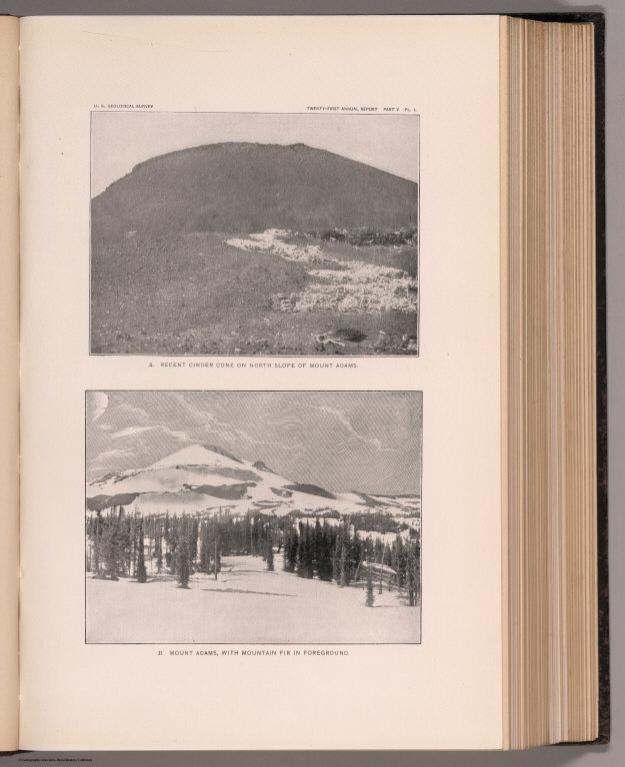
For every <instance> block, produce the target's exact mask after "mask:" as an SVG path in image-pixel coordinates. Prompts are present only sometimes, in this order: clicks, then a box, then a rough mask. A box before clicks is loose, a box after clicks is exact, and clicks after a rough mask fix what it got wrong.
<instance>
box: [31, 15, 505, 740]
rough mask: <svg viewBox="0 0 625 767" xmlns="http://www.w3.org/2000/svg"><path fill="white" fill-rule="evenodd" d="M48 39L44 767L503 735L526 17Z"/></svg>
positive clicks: (43, 234) (41, 656) (41, 383)
mask: <svg viewBox="0 0 625 767" xmlns="http://www.w3.org/2000/svg"><path fill="white" fill-rule="evenodd" d="M21 36H22V37H21V78H22V88H23V99H22V121H21V141H22V155H21V156H22V178H21V181H22V190H23V191H22V215H21V220H22V231H21V236H22V291H23V313H22V322H23V330H22V421H21V433H22V452H23V459H22V460H23V464H22V507H21V508H22V510H21V513H22V529H21V546H22V570H23V580H22V591H21V605H22V608H21V630H22V640H21V646H22V672H21V696H22V697H21V701H22V703H21V706H22V708H21V711H22V716H21V722H20V746H21V747H22V748H35V749H36V748H46V749H54V748H59V749H81V748H91V749H93V748H103V749H104V748H126V749H128V748H155V749H176V748H193V749H205V748H216V749H252V748H256V749H274V748H291V749H306V748H321V749H335V748H363V749H365V748H368V749H377V748H397V749H400V748H418V749H440V748H500V747H501V745H502V657H501V653H502V640H501V636H502V624H501V545H500V540H501V524H500V480H501V472H500V428H499V422H500V388H499V386H500V384H499V370H500V365H499V363H500V355H499V345H500V333H499V311H500V305H499V23H498V19H497V18H495V17H492V18H490V17H472V18H470V17H421V18H419V17H397V16H395V17H375V18H373V17H312V18H301V17H300V18H280V17H275V18H262V19H261V18H251V17H250V18H245V17H243V18H220V17H215V18H185V17H179V18H133V17H129V18H65V19H53V18H38V19H25V20H23V21H22V24H21ZM191 209H193V210H192V212H190V211H191ZM363 217H364V220H363ZM369 223H371V225H370V226H368V227H367V225H369ZM363 225H365V226H363ZM417 253H418V261H415V254H417ZM417 263H418V269H417V268H416V266H417ZM206 270H209V271H208V272H207V271H206ZM210 270H212V271H210ZM207 275H210V276H207ZM235 288H236V293H233V290H234V289H235ZM233 295H234V296H235V298H233V297H232V296H233ZM194 323H195V324H194ZM324 323H325V324H324ZM207 499H213V500H211V501H208V500H207ZM210 504H212V506H211V509H212V511H207V507H208V506H209V505H210ZM120 507H124V511H123V513H122V512H120V511H119V508H120ZM311 510H312V511H311ZM389 510H390V511H389ZM354 515H356V516H354ZM372 519H376V520H377V522H376V523H375V525H374V524H373V522H371V521H370V520H372ZM289 520H295V521H293V522H291V521H289ZM297 520H299V522H298V521H297ZM313 520H315V521H314V522H313ZM380 520H381V521H380ZM194 525H195V527H194ZM357 527H358V530H359V532H358V535H356V532H355V530H356V528H357ZM373 527H375V528H376V529H375V530H373ZM189 531H191V532H189ZM122 534H123V535H126V538H124V539H123V540H122V538H121V537H120V536H122ZM294 541H295V544H294V543H293V542H294ZM196 545H197V549H196ZM190 547H191V548H192V549H193V551H192V552H191V551H190ZM220 547H221V549H220ZM226 547H228V548H226ZM311 547H317V548H315V549H314V551H315V552H316V553H314V554H313V555H310V556H311V558H310V560H309V559H308V557H309V554H310V551H312V550H313V549H312V548H311ZM295 550H296V554H293V551H295ZM220 551H221V553H220ZM121 552H123V554H122V553H121ZM354 552H357V553H356V554H355V553H354ZM261 555H262V556H261ZM274 560H275V562H274ZM189 563H191V565H190V564H189ZM289 563H290V564H289ZM290 566H291V570H293V571H291V570H290V569H289V567H290ZM272 568H273V569H272ZM307 568H308V569H307ZM313 574H314V577H313ZM298 576H300V577H298ZM129 712H132V714H131V715H129Z"/></svg>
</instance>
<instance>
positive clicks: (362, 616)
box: [85, 391, 423, 645]
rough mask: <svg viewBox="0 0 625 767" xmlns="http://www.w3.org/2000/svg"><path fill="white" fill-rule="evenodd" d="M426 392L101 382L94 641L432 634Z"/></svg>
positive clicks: (93, 544)
mask: <svg viewBox="0 0 625 767" xmlns="http://www.w3.org/2000/svg"><path fill="white" fill-rule="evenodd" d="M422 424H423V396H422V392H419V391H392V392H387V391H340V392H328V391H323V392H322V391H314V392H311V391H272V392H268V391H262V392H261V391H88V392H86V402H85V425H86V495H85V622H86V623H85V640H86V642H87V643H105V644H114V643H120V644H123V643H135V644H143V643H145V644H149V643H155V644H163V643H176V644H178V643H198V644H238V645H240V644H408V643H420V642H421V479H422V477H421V467H422Z"/></svg>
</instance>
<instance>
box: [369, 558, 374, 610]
mask: <svg viewBox="0 0 625 767" xmlns="http://www.w3.org/2000/svg"><path fill="white" fill-rule="evenodd" d="M374 599H375V597H374V595H373V578H372V577H371V568H370V567H367V607H373V602H374Z"/></svg>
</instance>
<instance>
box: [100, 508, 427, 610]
mask: <svg viewBox="0 0 625 767" xmlns="http://www.w3.org/2000/svg"><path fill="white" fill-rule="evenodd" d="M86 533H87V549H86V568H87V571H88V572H91V573H93V575H94V576H95V577H97V578H107V579H110V580H118V579H119V577H122V576H123V577H129V578H135V579H136V580H137V581H138V582H139V583H146V582H147V580H148V578H149V577H155V576H158V575H159V574H167V575H171V576H175V577H176V579H177V581H178V583H179V585H180V586H181V587H183V588H186V587H187V586H188V584H189V580H190V577H191V576H192V575H193V574H194V573H196V572H200V573H206V574H210V575H213V576H214V577H215V578H217V577H218V574H219V573H220V571H221V562H222V557H224V556H232V555H252V556H259V557H262V558H263V560H264V561H265V563H266V569H267V570H269V571H272V570H273V569H274V567H275V563H274V556H275V554H276V553H280V551H282V550H283V568H284V570H285V571H286V572H290V573H294V574H295V575H297V576H298V577H300V578H318V579H320V580H322V581H327V582H334V583H335V584H336V585H337V586H339V587H340V588H345V587H348V586H350V585H352V584H354V585H355V584H360V585H361V586H362V587H364V588H365V589H366V591H367V600H366V603H367V604H368V605H369V606H372V605H373V599H374V597H373V592H374V590H375V588H377V591H378V593H382V591H383V589H387V590H392V589H395V590H399V591H400V592H401V593H402V594H405V596H406V598H407V603H408V605H409V606H416V605H417V604H419V601H420V545H419V540H418V537H417V536H415V535H414V534H413V535H411V536H410V537H408V538H404V537H402V536H401V535H400V534H397V535H396V537H395V539H394V540H393V541H392V542H391V543H388V542H384V541H383V540H382V538H381V537H380V536H379V535H371V534H367V533H365V532H361V531H359V530H358V528H357V527H355V526H354V524H353V521H352V520H351V519H350V518H348V517H344V518H343V519H341V520H339V521H338V523H336V522H335V521H334V520H332V521H330V520H326V519H323V520H320V519H319V518H318V517H317V518H315V520H314V522H313V521H312V519H311V518H307V519H302V518H296V517H293V516H290V515H286V516H284V517H279V518H277V517H274V516H270V515H267V514H262V513H260V512H248V514H246V515H245V516H242V517H232V516H230V515H229V514H222V513H217V514H215V515H205V516H196V515H189V514H184V513H183V514H180V515H179V514H169V513H165V514H147V515H141V514H139V513H138V512H133V513H131V514H128V513H126V511H125V509H124V507H123V506H119V507H116V508H114V509H111V510H109V511H106V512H102V511H98V512H96V513H95V514H92V515H89V516H88V517H87V523H86ZM370 592H371V593H370Z"/></svg>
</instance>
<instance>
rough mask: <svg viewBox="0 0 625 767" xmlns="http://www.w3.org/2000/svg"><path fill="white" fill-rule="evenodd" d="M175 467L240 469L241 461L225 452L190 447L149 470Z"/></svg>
mask: <svg viewBox="0 0 625 767" xmlns="http://www.w3.org/2000/svg"><path fill="white" fill-rule="evenodd" d="M174 466H208V467H213V468H220V469H221V468H226V467H227V468H238V467H240V466H241V461H239V460H238V459H237V458H234V457H233V456H229V455H225V454H224V452H222V451H218V450H216V449H215V448H208V447H204V446H203V445H189V446H188V447H183V448H182V449H181V450H177V451H176V452H175V453H172V454H171V455H167V456H165V458H161V460H160V461H157V462H156V463H153V464H152V465H151V466H149V467H148V469H166V468H170V467H174Z"/></svg>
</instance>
